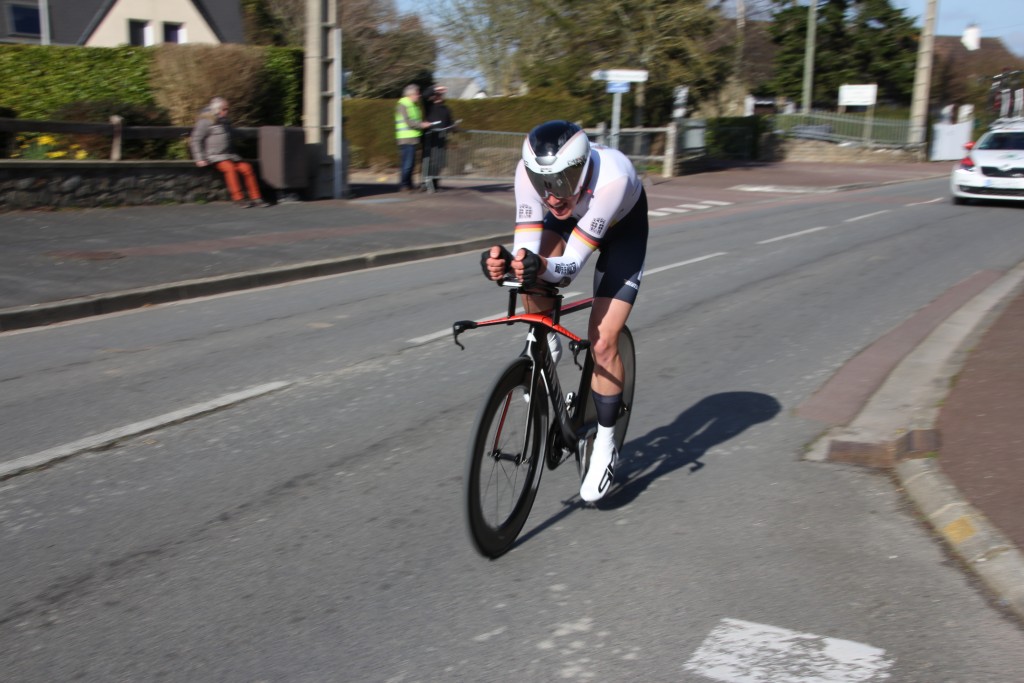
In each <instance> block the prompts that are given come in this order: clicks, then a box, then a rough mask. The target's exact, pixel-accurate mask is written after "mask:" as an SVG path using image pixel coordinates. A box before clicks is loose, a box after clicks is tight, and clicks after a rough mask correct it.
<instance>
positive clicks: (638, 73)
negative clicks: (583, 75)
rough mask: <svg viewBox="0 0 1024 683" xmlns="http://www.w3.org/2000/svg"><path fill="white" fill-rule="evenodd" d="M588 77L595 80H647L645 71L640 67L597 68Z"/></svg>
mask: <svg viewBox="0 0 1024 683" xmlns="http://www.w3.org/2000/svg"><path fill="white" fill-rule="evenodd" d="M590 77H591V78H593V79H594V80H595V81H618V82H623V81H625V82H626V83H643V82H644V81H646V80H647V72H646V71H643V70H642V69H598V70H597V71H592V72H591V73H590Z"/></svg>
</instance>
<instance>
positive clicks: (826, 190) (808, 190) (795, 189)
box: [729, 185, 836, 194]
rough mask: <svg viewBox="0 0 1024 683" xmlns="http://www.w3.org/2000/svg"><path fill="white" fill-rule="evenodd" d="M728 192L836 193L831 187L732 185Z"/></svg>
mask: <svg viewBox="0 0 1024 683" xmlns="http://www.w3.org/2000/svg"><path fill="white" fill-rule="evenodd" d="M729 189H730V190H740V191H742V192H779V193H792V194H829V193H832V192H836V189H835V188H833V187H794V186H787V185H733V186H732V187H730V188H729Z"/></svg>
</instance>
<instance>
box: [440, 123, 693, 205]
mask: <svg viewBox="0 0 1024 683" xmlns="http://www.w3.org/2000/svg"><path fill="white" fill-rule="evenodd" d="M585 130H586V133H587V135H588V136H589V137H590V139H591V140H593V141H594V142H598V143H601V144H604V145H608V146H609V147H616V148H617V149H619V150H621V151H622V152H623V153H624V154H625V155H626V156H628V157H629V158H630V160H631V161H632V162H633V164H634V166H636V168H637V170H638V171H640V172H641V173H653V174H658V175H662V176H664V177H670V176H672V175H674V174H675V171H676V166H677V164H678V163H679V162H680V161H683V160H685V159H687V158H692V157H694V156H698V155H702V154H704V152H705V150H704V122H703V121H686V122H684V125H682V126H679V125H676V124H674V123H673V124H671V125H669V126H667V127H664V128H623V129H621V130H619V131H618V135H617V136H614V137H613V136H612V133H611V130H610V129H609V128H608V127H607V126H601V127H598V128H588V129H585ZM524 137H526V133H509V132H498V131H489V130H463V131H458V132H456V133H452V134H449V135H448V136H447V146H446V148H445V151H444V152H443V153H442V155H441V158H434V159H429V160H424V164H423V166H424V170H423V179H424V183H425V184H426V186H427V187H428V189H430V188H433V183H434V181H435V180H443V179H446V178H454V179H468V180H484V181H498V182H512V180H514V177H515V170H516V164H517V163H519V159H520V158H522V150H523V138H524ZM435 154H436V152H435Z"/></svg>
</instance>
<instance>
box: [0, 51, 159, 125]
mask: <svg viewBox="0 0 1024 683" xmlns="http://www.w3.org/2000/svg"><path fill="white" fill-rule="evenodd" d="M150 61H151V53H150V51H149V49H148V48H137V47H112V48H96V47H67V46H55V45H0V73H2V74H4V87H3V88H2V89H0V106H5V107H11V108H13V109H15V110H16V111H17V112H18V116H19V117H20V118H23V119H47V118H49V117H50V116H52V114H53V112H55V111H57V110H58V109H59V108H61V107H63V106H64V105H66V104H69V103H71V102H79V101H104V100H107V101H111V100H116V101H119V102H126V103H131V104H142V105H152V104H153V103H154V100H153V92H152V90H151V89H150V86H149V66H150Z"/></svg>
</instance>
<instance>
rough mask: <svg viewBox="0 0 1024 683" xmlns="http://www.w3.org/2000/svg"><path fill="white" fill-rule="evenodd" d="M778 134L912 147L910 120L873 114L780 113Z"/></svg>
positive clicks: (777, 121)
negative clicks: (880, 116) (878, 116)
mask: <svg viewBox="0 0 1024 683" xmlns="http://www.w3.org/2000/svg"><path fill="white" fill-rule="evenodd" d="M773 125H774V129H775V132H776V133H779V134H783V135H786V136H788V137H793V138H800V139H804V140H825V141H827V142H860V143H862V144H865V145H867V146H871V147H906V146H908V145H909V144H910V120H909V119H886V118H877V117H875V116H873V115H871V114H870V113H864V114H835V113H831V112H822V111H811V112H809V113H807V114H776V115H775V117H774V121H773Z"/></svg>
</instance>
